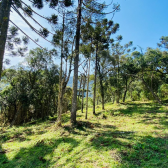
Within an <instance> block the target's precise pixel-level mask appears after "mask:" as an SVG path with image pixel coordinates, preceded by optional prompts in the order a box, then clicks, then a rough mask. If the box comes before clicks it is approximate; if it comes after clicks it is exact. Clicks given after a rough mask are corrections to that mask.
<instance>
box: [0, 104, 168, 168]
mask: <svg viewBox="0 0 168 168" xmlns="http://www.w3.org/2000/svg"><path fill="white" fill-rule="evenodd" d="M105 108H106V110H105V111H101V107H100V106H99V107H98V108H97V111H96V113H97V115H96V116H94V115H92V113H91V109H90V111H89V114H88V120H85V119H84V116H85V115H84V114H82V113H81V112H80V111H78V113H77V120H78V126H77V127H76V128H72V127H71V126H70V122H69V120H70V113H66V114H64V115H63V127H56V125H55V123H54V122H53V120H47V121H45V122H38V123H36V124H34V125H28V124H27V125H24V126H19V127H13V128H2V127H0V130H1V132H0V133H1V134H0V168H36V167H37V168H43V167H44V168H46V167H52V168H54V167H55V168H56V167H67V168H70V167H73V168H74V167H76V168H81V167H84V168H87V167H88V168H92V167H96V168H99V167H100V168H103V167H104V168H105V167H106V168H115V167H116V168H126V167H132V168H136V167H137V168H139V167H143V168H152V167H156V168H158V167H159V168H167V167H168V107H167V106H166V105H162V106H161V105H157V104H153V103H152V102H146V103H143V102H130V103H125V104H119V105H117V104H113V105H112V104H111V103H108V104H106V106H105Z"/></svg>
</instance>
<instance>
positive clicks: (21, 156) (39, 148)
mask: <svg viewBox="0 0 168 168" xmlns="http://www.w3.org/2000/svg"><path fill="white" fill-rule="evenodd" d="M61 143H65V144H66V143H68V144H70V145H69V147H68V148H67V149H65V148H62V150H61V151H60V153H57V154H55V150H56V149H57V147H58V146H59V145H60V144H61ZM78 144H79V142H78V141H76V140H75V139H73V138H66V137H64V138H59V139H43V140H39V141H37V142H36V143H35V144H34V146H33V147H30V148H20V150H19V152H18V153H17V154H16V155H15V156H14V158H13V159H12V160H8V159H7V157H6V154H5V153H3V154H1V153H0V155H2V156H0V167H3V168H10V167H11V168H12V167H22V168H34V167H48V166H49V165H50V164H51V163H52V159H53V156H55V158H54V163H56V162H57V161H58V160H59V159H60V158H61V157H62V156H63V155H64V154H65V153H67V152H71V151H72V150H74V149H75V147H77V146H78ZM0 151H1V148H0Z"/></svg>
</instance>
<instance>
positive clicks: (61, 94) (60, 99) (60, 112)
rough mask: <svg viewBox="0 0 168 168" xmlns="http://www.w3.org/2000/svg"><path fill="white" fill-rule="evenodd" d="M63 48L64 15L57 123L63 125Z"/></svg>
mask: <svg viewBox="0 0 168 168" xmlns="http://www.w3.org/2000/svg"><path fill="white" fill-rule="evenodd" d="M63 50H64V15H63V23H62V44H61V63H60V74H59V95H58V118H57V124H58V125H59V126H60V125H61V115H62V109H63V107H62V106H63V66H62V65H63Z"/></svg>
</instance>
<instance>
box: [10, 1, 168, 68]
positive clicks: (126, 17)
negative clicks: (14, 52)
mask: <svg viewBox="0 0 168 168" xmlns="http://www.w3.org/2000/svg"><path fill="white" fill-rule="evenodd" d="M26 1H27V0H26ZM26 1H25V2H26ZM110 2H111V0H106V4H109V3H110ZM114 3H119V4H120V8H121V10H120V11H119V12H117V13H116V14H115V16H114V18H113V20H114V22H115V23H119V24H120V29H119V31H118V32H117V33H116V34H114V35H113V38H115V37H116V36H117V35H122V36H123V41H122V43H123V44H125V43H127V42H129V41H133V46H135V47H137V46H140V47H142V48H143V49H144V51H145V49H146V48H147V47H152V48H156V47H157V45H156V44H157V42H159V38H160V37H161V36H168V10H167V7H168V0H160V1H159V0H114ZM108 11H110V8H109V9H107V12H108ZM38 12H39V13H40V14H42V15H46V16H47V15H48V16H49V15H50V14H52V13H54V12H55V11H53V10H51V9H48V8H47V7H45V8H44V9H43V10H38ZM107 18H109V19H110V18H111V15H108V16H107ZM11 19H12V20H13V21H14V22H15V23H17V24H18V26H19V27H20V28H22V29H23V30H24V31H25V32H26V33H28V34H29V35H30V36H33V37H34V39H35V38H38V36H37V35H36V34H35V33H33V32H32V31H31V30H30V29H29V28H27V26H26V24H25V23H24V21H22V19H20V18H19V16H17V14H15V13H11ZM36 19H37V20H38V21H39V22H40V23H41V24H42V25H47V22H46V21H45V20H44V19H41V18H39V17H36ZM30 22H32V21H30ZM32 23H33V22H32ZM44 27H45V26H44ZM39 39H40V38H39ZM39 44H40V45H42V46H46V47H47V48H51V45H50V44H49V43H48V42H45V41H44V40H42V39H40V41H39ZM35 47H37V46H36V45H35V44H33V43H31V44H30V46H29V49H31V48H35ZM10 59H11V65H15V64H17V63H18V62H20V61H23V58H17V57H15V58H10Z"/></svg>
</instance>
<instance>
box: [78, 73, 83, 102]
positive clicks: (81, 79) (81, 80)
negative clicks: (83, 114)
mask: <svg viewBox="0 0 168 168" xmlns="http://www.w3.org/2000/svg"><path fill="white" fill-rule="evenodd" d="M82 82H83V78H82V75H81V78H80V86H79V91H78V101H79V97H80V93H81V87H82Z"/></svg>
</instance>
